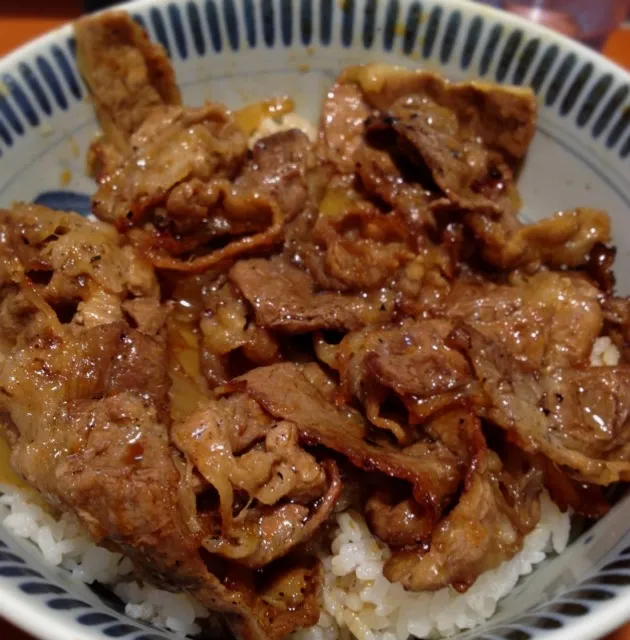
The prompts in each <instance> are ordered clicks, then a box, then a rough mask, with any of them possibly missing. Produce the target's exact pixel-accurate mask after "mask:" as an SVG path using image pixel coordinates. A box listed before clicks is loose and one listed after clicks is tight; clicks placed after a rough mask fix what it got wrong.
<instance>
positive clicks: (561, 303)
mask: <svg viewBox="0 0 630 640" xmlns="http://www.w3.org/2000/svg"><path fill="white" fill-rule="evenodd" d="M598 298H599V292H598V290H597V289H596V288H595V287H594V286H592V285H591V284H589V283H588V282H587V281H586V280H585V279H584V278H581V277H580V276H572V275H571V274H566V273H562V272H560V273H558V272H540V273H537V274H536V275H534V276H532V277H531V278H525V279H524V281H523V282H522V283H521V284H518V285H516V286H508V285H493V284H491V283H484V284H476V285H475V284H462V285H459V284H458V285H456V286H455V287H454V288H453V290H452V291H451V293H450V295H449V296H448V297H447V298H446V299H445V300H444V306H443V309H442V312H443V313H444V314H445V315H447V316H448V317H449V318H459V319H461V320H464V321H466V322H467V323H468V324H470V325H472V326H474V327H475V328H476V329H478V330H479V331H481V332H482V333H484V334H485V335H486V336H488V337H489V338H491V339H493V340H498V341H499V342H500V343H501V344H502V345H503V346H504V347H506V348H507V349H508V350H509V351H510V353H511V354H512V355H513V356H515V357H517V358H518V359H520V360H525V361H527V362H529V363H530V364H532V365H533V366H534V367H536V368H543V369H544V368H549V367H565V366H575V365H581V364H584V363H587V362H588V360H589V355H590V353H591V350H592V348H593V343H594V342H595V339H596V338H597V337H598V336H599V334H600V332H601V330H602V322H603V320H602V310H601V307H600V304H599V299H598Z"/></svg>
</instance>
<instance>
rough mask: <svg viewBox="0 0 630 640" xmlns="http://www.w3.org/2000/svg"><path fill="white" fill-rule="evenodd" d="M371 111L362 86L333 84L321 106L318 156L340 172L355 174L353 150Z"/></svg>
mask: <svg viewBox="0 0 630 640" xmlns="http://www.w3.org/2000/svg"><path fill="white" fill-rule="evenodd" d="M371 113H372V109H371V108H370V106H369V105H368V104H367V103H366V101H365V99H364V97H363V92H362V91H361V89H360V88H359V87H357V86H355V85H352V84H336V85H334V86H333V88H332V89H331V90H330V91H329V92H328V93H327V95H326V99H325V100H324V104H323V106H322V113H321V116H320V128H319V137H318V140H317V144H316V147H315V150H316V153H317V156H318V158H319V159H320V160H321V161H323V162H328V163H330V164H331V165H332V166H333V167H334V169H335V170H336V171H337V172H339V173H342V174H345V173H348V174H350V173H353V172H354V169H355V161H354V152H355V151H356V150H357V148H358V147H359V144H360V143H361V139H362V137H363V132H364V130H365V120H366V118H367V117H368V116H369V115H370V114H371Z"/></svg>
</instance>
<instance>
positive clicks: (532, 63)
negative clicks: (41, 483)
mask: <svg viewBox="0 0 630 640" xmlns="http://www.w3.org/2000/svg"><path fill="white" fill-rule="evenodd" d="M127 8H128V10H129V11H130V12H131V13H133V15H134V17H135V18H136V19H137V20H138V21H139V22H140V23H142V24H143V25H144V26H146V28H147V29H148V31H149V33H150V34H151V36H152V37H153V38H155V39H157V40H159V41H160V42H161V43H162V44H163V45H164V46H165V47H166V49H167V50H168V52H169V54H170V56H171V59H172V61H173V64H174V67H175V70H176V73H177V78H178V80H179V83H180V86H181V88H182V90H183V94H184V99H185V101H186V103H189V104H195V103H200V102H202V101H203V100H206V99H211V100H216V101H221V102H225V103H226V104H228V105H230V106H234V107H236V106H238V105H241V104H243V103H247V102H251V101H255V100H257V99H261V98H266V97H270V96H273V95H277V94H289V95H291V96H292V97H293V98H294V100H295V102H296V105H297V111H298V113H299V114H301V115H304V116H306V117H308V118H311V119H315V118H316V117H317V113H318V110H319V106H320V104H321V100H322V97H323V95H324V92H325V90H326V89H327V88H328V87H329V86H330V84H331V82H332V81H333V80H334V78H335V76H336V74H337V72H338V71H339V70H340V69H341V68H342V67H344V66H346V65H349V64H357V63H365V62H369V61H381V62H386V63H395V64H401V65H406V66H422V67H424V68H427V69H431V70H435V71H438V72H440V73H443V74H444V75H446V76H448V77H450V78H452V79H456V80H461V79H467V78H475V77H480V78H483V79H485V80H488V81H492V82H500V83H513V84H520V85H526V86H530V87H532V89H533V90H534V91H535V92H536V95H537V96H538V101H539V104H540V115H539V118H538V127H537V134H536V138H535V140H534V142H533V144H532V147H531V151H530V153H529V156H528V158H527V162H526V164H525V167H524V168H523V171H522V173H521V176H520V183H519V184H520V188H521V192H522V194H523V196H524V201H525V207H526V208H525V216H526V217H528V218H530V219H536V218H538V217H541V216H546V215H549V214H551V213H552V212H554V211H556V210H559V209H564V208H572V207H574V206H576V205H586V206H588V205H590V206H595V207H599V208H603V209H606V210H607V211H608V212H609V214H610V216H611V218H612V221H613V231H614V238H615V243H616V245H617V247H618V254H617V276H618V281H619V289H620V291H621V292H622V293H624V294H628V293H630V275H628V274H630V222H629V221H628V219H627V216H628V214H629V213H630V100H629V96H630V76H629V74H628V73H627V72H625V71H623V70H622V69H620V68H619V67H616V66H615V65H613V64H612V63H610V62H608V61H606V60H605V59H604V58H602V57H601V56H599V55H597V54H595V53H593V52H592V51H590V50H589V49H587V48H585V47H583V46H581V45H579V44H576V43H575V42H572V41H570V40H568V39H566V38H564V37H562V36H560V35H557V34H555V33H553V32H551V31H548V30H546V29H543V28H540V27H538V26H536V25H534V24H530V23H526V22H523V21H521V20H519V19H517V18H515V17H513V16H510V15H508V14H503V13H499V12H497V11H495V10H491V9H488V8H486V7H484V6H481V5H478V4H475V3H472V2H468V1H465V0H460V1H458V0H441V1H437V0H422V1H418V0H413V1H412V0H344V1H343V2H339V1H338V0H173V1H171V2H160V3H157V2H152V1H151V0H139V1H138V2H133V3H131V4H129V5H128V7H127ZM0 82H1V84H0V205H9V204H10V203H11V202H12V201H13V200H35V201H39V202H42V203H45V204H47V205H49V206H51V207H55V208H65V209H74V210H78V211H82V212H87V211H88V210H89V200H88V194H90V193H91V192H92V191H93V189H94V185H93V183H92V181H91V180H90V179H89V178H87V177H86V176H85V170H84V169H85V152H86V149H87V145H88V143H89V141H90V139H91V138H92V136H93V135H94V133H95V132H96V129H97V125H96V121H95V118H94V113H93V111H92V108H91V107H90V105H89V103H88V101H87V99H86V88H85V86H84V85H83V83H82V81H81V79H80V77H79V74H78V72H77V69H76V64H75V59H74V42H73V38H72V29H71V27H70V26H68V27H64V28H62V29H60V30H58V31H55V32H53V33H51V34H49V35H47V36H45V37H43V38H40V39H38V40H36V41H35V42H33V43H31V44H29V45H27V46H26V47H23V48H21V49H19V50H18V51H16V52H15V53H13V54H11V55H10V56H8V57H6V58H5V59H3V60H2V61H0ZM0 614H2V615H4V616H6V617H7V618H9V619H10V620H12V621H13V622H15V623H16V624H17V625H19V626H21V627H23V628H24V629H26V630H27V631H29V632H31V633H32V634H34V635H35V636H38V637H40V638H45V639H46V640H69V639H72V638H81V639H86V640H97V639H98V640H103V639H104V638H125V640H162V639H164V638H173V637H174V636H173V634H170V633H168V632H164V631H160V630H156V629H152V628H150V627H148V626H146V625H144V624H142V623H139V622H137V621H132V620H130V619H128V618H126V617H125V616H124V614H123V609H122V608H121V607H120V606H117V604H116V602H115V599H114V598H113V597H111V596H109V595H108V593H107V592H106V591H105V590H100V591H99V590H98V589H90V588H88V587H86V586H85V585H82V584H77V583H75V582H74V581H72V580H71V579H70V577H69V575H67V574H65V573H64V572H62V571H61V570H58V569H54V568H51V567H50V566H48V565H46V564H45V563H44V562H43V560H42V558H41V556H40V555H39V553H38V552H36V550H35V548H34V547H32V545H30V544H28V543H24V542H22V541H19V540H17V539H15V538H13V537H12V536H11V535H10V534H9V533H8V532H7V531H6V530H4V529H3V528H2V527H1V526H0ZM629 618H630V497H627V498H625V499H622V500H620V501H619V502H618V503H617V504H616V506H615V507H614V509H613V510H612V511H611V513H610V514H609V515H607V516H606V517H605V518H604V519H603V520H601V521H600V522H598V523H597V524H596V525H595V526H594V527H592V528H591V529H590V530H588V531H587V532H586V533H584V534H583V535H582V536H581V537H579V538H578V539H577V540H575V541H574V542H573V544H572V545H571V546H570V547H569V549H568V550H567V551H566V552H565V553H563V554H562V555H561V556H559V557H556V558H554V559H551V560H549V561H547V562H546V563H543V565H542V566H541V567H540V568H538V569H537V570H536V571H535V572H534V573H533V574H532V575H531V576H529V577H528V578H527V579H525V580H523V581H522V582H521V583H520V584H519V585H518V586H517V588H516V589H515V590H514V591H513V592H512V593H511V594H510V595H509V596H508V597H507V598H506V599H505V600H504V601H503V602H502V604H501V606H500V608H499V611H498V612H497V613H496V614H495V616H494V617H493V618H492V619H491V620H490V621H489V622H488V623H487V624H485V625H484V626H483V627H479V628H477V629H475V630H473V631H471V632H467V633H464V634H462V635H461V636H460V637H462V638H469V637H473V636H474V637H477V638H484V639H485V638H488V639H489V640H490V639H492V640H499V639H508V640H528V639H529V638H533V637H536V638H539V637H541V636H545V638H553V640H588V639H590V638H595V637H599V636H601V635H603V634H604V633H606V632H607V631H610V630H612V629H613V628H614V627H616V626H618V625H620V624H622V623H623V622H625V621H626V620H627V619H629Z"/></svg>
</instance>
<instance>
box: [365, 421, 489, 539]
mask: <svg viewBox="0 0 630 640" xmlns="http://www.w3.org/2000/svg"><path fill="white" fill-rule="evenodd" d="M423 426H424V429H425V430H426V433H428V434H429V435H430V436H431V437H432V438H433V439H434V440H435V441H436V442H440V444H441V445H443V446H444V447H446V448H447V449H448V450H449V451H450V452H451V453H452V454H453V455H454V456H455V458H456V459H457V461H458V463H459V464H460V466H461V467H462V468H466V469H469V468H470V467H471V465H472V464H474V461H475V458H476V456H478V455H479V454H480V452H482V451H483V450H485V448H486V442H485V439H484V436H483V433H482V431H481V424H480V421H479V418H477V417H476V416H475V415H474V414H472V413H470V411H469V410H468V409H455V410H452V411H447V412H444V413H442V414H440V415H438V416H436V417H435V418H433V419H432V420H429V421H428V422H426V423H425V424H424V425H423ZM414 447H415V445H412V446H411V447H408V448H407V449H405V451H406V452H407V453H411V452H413V451H414ZM365 518H366V520H367V522H368V525H369V526H370V529H371V531H372V532H373V533H374V535H375V536H377V537H378V538H379V539H380V540H382V541H383V542H385V543H387V544H388V545H390V546H391V547H395V548H415V549H416V550H417V551H419V550H421V549H422V548H423V545H424V549H426V548H427V547H428V545H429V543H430V541H431V535H432V533H433V529H434V527H435V521H434V520H433V518H432V517H431V514H430V513H428V512H427V509H426V507H425V506H423V505H421V504H419V503H418V502H417V501H416V500H414V499H413V497H412V496H411V495H409V490H408V488H405V487H404V486H401V485H399V484H397V483H392V482H390V483H389V484H387V483H380V485H379V488H378V489H377V490H376V491H375V492H374V493H373V494H372V495H371V496H370V497H369V498H368V500H367V502H366V504H365Z"/></svg>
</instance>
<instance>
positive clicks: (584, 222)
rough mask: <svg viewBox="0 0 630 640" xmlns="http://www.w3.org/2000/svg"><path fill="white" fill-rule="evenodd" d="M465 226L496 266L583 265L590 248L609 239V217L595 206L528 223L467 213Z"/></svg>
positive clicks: (561, 266) (487, 258) (530, 267)
mask: <svg viewBox="0 0 630 640" xmlns="http://www.w3.org/2000/svg"><path fill="white" fill-rule="evenodd" d="M465 219H466V223H467V225H468V226H469V227H470V228H471V229H472V231H473V233H474V234H475V236H476V238H477V239H478V240H479V241H480V242H481V244H482V255H483V257H484V258H485V259H486V260H487V261H488V262H489V263H490V264H492V265H494V266H496V267H498V268H500V269H514V268H515V267H518V266H521V265H524V266H527V267H528V270H529V271H530V272H531V271H535V270H536V269H537V268H539V267H540V265H541V264H547V265H549V266H550V267H554V268H566V267H569V268H573V269H574V268H576V267H581V266H584V265H587V264H588V263H589V258H590V255H591V252H592V251H593V249H594V248H595V247H597V246H600V245H602V244H605V243H607V242H609V240H610V220H609V218H608V216H607V215H606V214H605V213H604V212H602V211H598V210H597V209H589V208H585V207H582V208H577V209H574V210H572V211H561V212H559V213H556V214H555V215H554V216H552V217H551V218H546V219H544V220H541V221H540V222H536V223H534V224H530V225H525V226H521V225H512V226H509V225H506V222H505V218H500V219H496V218H492V217H491V216H488V215H483V214H476V213H470V214H467V215H466V217H465Z"/></svg>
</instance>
